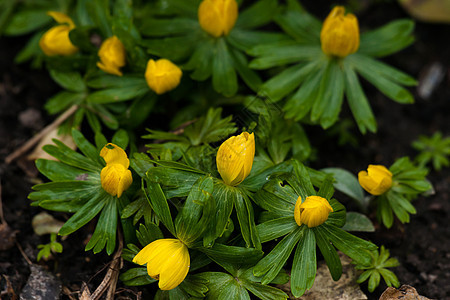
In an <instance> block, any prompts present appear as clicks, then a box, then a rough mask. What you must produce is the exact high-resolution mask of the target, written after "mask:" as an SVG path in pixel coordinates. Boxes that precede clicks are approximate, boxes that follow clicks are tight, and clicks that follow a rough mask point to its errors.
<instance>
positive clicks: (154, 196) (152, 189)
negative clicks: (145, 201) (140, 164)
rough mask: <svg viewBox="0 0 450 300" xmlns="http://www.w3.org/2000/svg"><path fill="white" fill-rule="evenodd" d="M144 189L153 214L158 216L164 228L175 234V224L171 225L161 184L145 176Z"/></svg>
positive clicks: (170, 217)
mask: <svg viewBox="0 0 450 300" xmlns="http://www.w3.org/2000/svg"><path fill="white" fill-rule="evenodd" d="M145 191H146V193H147V195H148V198H149V200H150V205H151V207H152V209H153V211H154V212H155V214H156V215H157V216H158V217H159V218H160V220H161V221H162V222H163V224H164V225H165V226H166V228H167V229H168V230H169V231H170V232H171V233H172V234H173V235H174V236H176V234H175V226H174V225H173V221H172V216H171V214H170V209H169V205H168V203H167V199H166V196H165V195H164V193H163V191H162V189H161V186H160V185H159V184H158V183H155V182H152V181H151V180H149V179H148V178H147V188H146V190H145Z"/></svg>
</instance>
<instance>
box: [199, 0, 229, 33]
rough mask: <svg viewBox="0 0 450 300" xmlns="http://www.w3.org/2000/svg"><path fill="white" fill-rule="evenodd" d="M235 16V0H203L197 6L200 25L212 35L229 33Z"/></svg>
mask: <svg viewBox="0 0 450 300" xmlns="http://www.w3.org/2000/svg"><path fill="white" fill-rule="evenodd" d="M237 17H238V5H237V2H236V0H203V1H202V3H200V6H199V7H198V22H199V23H200V27H201V28H202V29H203V30H204V31H206V32H207V33H209V34H210V35H212V36H214V37H219V36H222V35H227V34H228V33H230V31H231V29H233V27H234V24H235V23H236V20H237Z"/></svg>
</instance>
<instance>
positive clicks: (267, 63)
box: [249, 44, 323, 70]
mask: <svg viewBox="0 0 450 300" xmlns="http://www.w3.org/2000/svg"><path fill="white" fill-rule="evenodd" d="M249 52H250V54H252V55H255V53H258V54H257V55H259V56H260V57H258V58H256V59H254V60H252V61H251V62H250V65H249V66H250V68H252V69H258V70H263V69H268V68H272V67H276V66H284V65H287V64H291V63H295V62H299V61H304V60H307V61H309V60H315V59H317V58H318V57H321V56H322V55H323V53H322V50H321V49H320V47H317V46H300V45H287V46H281V45H276V44H275V46H274V47H269V46H262V47H260V48H258V47H255V48H253V49H252V50H251V51H249Z"/></svg>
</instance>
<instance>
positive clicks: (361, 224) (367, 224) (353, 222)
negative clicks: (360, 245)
mask: <svg viewBox="0 0 450 300" xmlns="http://www.w3.org/2000/svg"><path fill="white" fill-rule="evenodd" d="M341 229H342V230H345V231H365V232H374V231H375V227H373V224H372V221H371V220H370V219H369V218H368V217H366V215H363V214H360V213H357V212H348V213H347V218H346V222H345V225H344V226H343V227H342V228H341Z"/></svg>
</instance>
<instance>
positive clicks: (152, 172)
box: [147, 167, 202, 198]
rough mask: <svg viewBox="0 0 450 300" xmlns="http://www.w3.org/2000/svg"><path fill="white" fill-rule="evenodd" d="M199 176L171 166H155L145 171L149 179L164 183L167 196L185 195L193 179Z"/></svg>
mask: <svg viewBox="0 0 450 300" xmlns="http://www.w3.org/2000/svg"><path fill="white" fill-rule="evenodd" d="M201 176H202V174H199V173H193V172H186V171H181V170H177V169H171V168H159V167H157V168H150V169H149V170H148V171H147V178H148V179H149V180H150V181H153V182H156V183H160V184H163V185H164V191H165V193H166V196H167V198H172V197H185V196H187V195H188V193H189V191H190V190H191V187H192V186H193V185H194V183H195V181H197V179H198V178H199V177H201Z"/></svg>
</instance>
